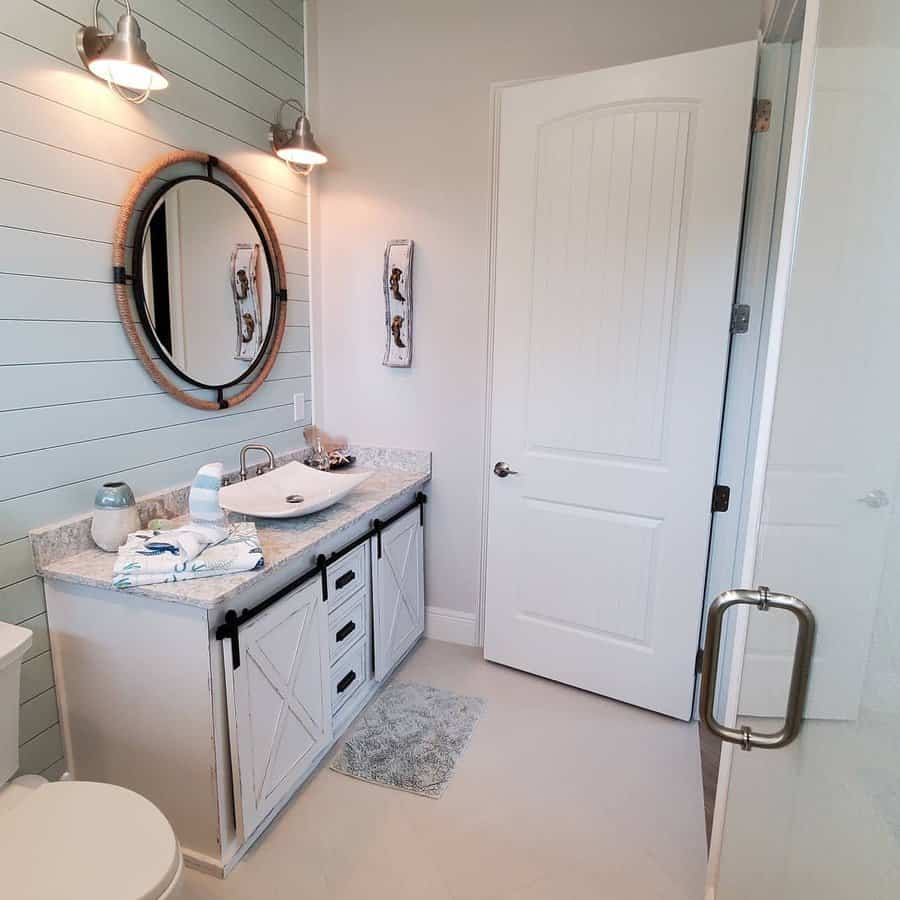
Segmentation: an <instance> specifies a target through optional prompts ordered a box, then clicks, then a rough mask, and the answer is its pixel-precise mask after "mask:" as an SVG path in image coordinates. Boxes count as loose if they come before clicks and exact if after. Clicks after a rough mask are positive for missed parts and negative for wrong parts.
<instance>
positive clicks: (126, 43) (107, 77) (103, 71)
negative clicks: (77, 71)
mask: <svg viewBox="0 0 900 900" xmlns="http://www.w3.org/2000/svg"><path fill="white" fill-rule="evenodd" d="M99 7H100V4H99V2H98V3H97V6H96V7H95V9H94V25H85V26H84V27H83V28H81V29H80V30H79V31H78V34H77V36H76V45H77V48H78V55H79V56H80V57H81V60H82V62H83V63H84V64H85V66H86V67H87V69H88V71H89V72H91V74H92V75H96V76H97V78H102V79H103V80H104V81H106V82H107V83H108V84H109V85H110V87H112V88H124V89H126V90H129V91H137V92H138V96H128V95H124V94H122V96H125V97H126V99H128V100H133V101H135V102H137V103H140V102H142V101H143V100H146V99H147V95H148V94H149V93H150V91H159V90H162V89H163V88H166V87H168V86H169V82H168V81H167V80H166V77H165V76H164V75H163V74H162V72H160V71H159V68H158V67H157V65H156V63H155V62H153V59H152V58H151V56H150V54H149V53H148V52H147V45H146V43H144V40H143V38H142V37H141V28H140V26H139V25H138V21H137V19H136V18H135V16H134V13H132V11H131V5H130V4H129V3H126V10H127V11H126V13H125V14H124V15H123V16H122V17H121V18H120V19H119V21H118V24H117V25H116V31H115V34H104V33H103V32H101V31H100V25H99ZM117 93H120V94H121V93H122V92H121V91H117Z"/></svg>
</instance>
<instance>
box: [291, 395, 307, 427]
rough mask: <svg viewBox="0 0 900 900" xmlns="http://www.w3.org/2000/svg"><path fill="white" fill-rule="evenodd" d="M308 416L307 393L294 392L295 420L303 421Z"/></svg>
mask: <svg viewBox="0 0 900 900" xmlns="http://www.w3.org/2000/svg"><path fill="white" fill-rule="evenodd" d="M305 418H306V394H294V421H295V422H302V421H303V420H304V419H305Z"/></svg>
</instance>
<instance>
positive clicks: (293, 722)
mask: <svg viewBox="0 0 900 900" xmlns="http://www.w3.org/2000/svg"><path fill="white" fill-rule="evenodd" d="M391 477H393V478H399V476H391ZM403 483H406V484H408V483H409V481H408V480H406V481H404V482H403ZM413 484H414V487H412V488H406V489H405V490H395V491H394V492H393V494H392V495H391V497H390V499H389V500H388V501H387V502H382V503H381V504H380V505H379V506H378V507H377V508H374V509H372V511H371V513H370V514H369V515H365V516H364V517H363V516H358V518H357V520H356V521H355V522H354V523H353V524H352V525H350V526H349V527H341V528H335V531H334V533H327V532H326V533H325V534H324V535H322V536H321V537H319V538H318V539H317V540H316V542H315V543H314V544H313V543H312V542H309V541H307V544H306V549H305V550H304V551H303V552H302V553H297V554H296V555H295V556H294V557H293V559H292V560H291V561H290V563H287V564H283V565H280V566H277V567H273V569H272V570H270V571H269V572H267V573H264V574H263V575H262V576H253V575H250V576H248V575H241V576H238V577H239V578H240V579H241V581H239V582H238V583H239V584H240V589H239V590H234V589H233V588H232V589H231V590H230V591H229V594H228V596H227V598H225V599H223V600H222V601H220V602H215V601H214V602H210V603H209V604H208V605H200V603H199V602H198V598H200V597H204V596H205V595H206V594H207V592H211V591H215V590H216V589H217V587H219V585H221V586H222V587H227V586H228V585H234V583H235V582H234V581H233V580H229V579H227V578H226V579H221V581H220V580H219V579H213V578H208V579H201V580H200V581H198V582H193V583H191V582H180V583H176V584H171V585H160V586H152V587H151V588H149V589H148V590H146V591H144V592H137V591H136V592H130V591H115V590H112V589H110V587H109V586H108V582H107V583H105V584H94V585H88V584H85V583H81V582H80V583H73V582H71V581H65V580H61V579H58V578H52V577H51V578H48V579H47V580H46V582H45V589H46V596H47V611H48V619H49V623H50V633H51V643H52V650H53V663H54V668H55V671H56V674H57V682H58V685H59V698H60V711H61V726H62V734H63V741H64V744H65V747H66V759H67V764H68V768H69V770H70V772H71V773H72V775H73V777H75V778H77V779H81V780H87V781H105V782H109V783H112V784H119V785H122V786H123V787H128V788H131V789H132V790H135V791H137V792H138V793H140V794H143V795H144V796H145V797H147V798H148V799H149V800H150V801H151V802H153V803H154V804H155V805H156V806H158V807H159V808H160V809H161V810H162V812H163V813H164V814H165V815H166V817H167V818H168V819H169V821H170V822H171V824H172V827H173V828H174V829H175V833H176V835H177V836H178V840H179V843H180V844H181V847H182V850H183V853H184V857H185V861H186V862H187V863H188V864H189V865H192V866H194V867H196V868H200V869H203V870H205V871H207V872H210V873H212V874H217V875H219V876H224V875H226V874H227V873H228V872H229V871H230V870H231V869H232V868H233V867H234V866H235V865H236V864H237V862H238V861H239V860H240V859H241V857H242V856H243V854H244V853H245V852H246V851H247V850H248V849H249V847H251V846H252V845H253V842H254V841H256V840H257V839H258V838H260V837H261V836H262V835H263V833H264V832H265V829H266V827H267V826H268V824H269V823H270V822H271V821H272V819H273V818H274V817H275V816H276V815H277V814H278V812H279V810H281V809H282V808H283V807H284V806H285V804H287V803H288V802H289V800H290V799H291V797H292V796H293V795H294V794H295V793H296V791H297V789H298V788H299V787H300V785H301V784H302V783H303V782H304V780H305V779H306V778H308V777H309V775H310V774H311V773H312V772H313V771H315V769H316V767H317V766H319V765H320V764H322V763H323V761H324V760H325V758H326V757H327V755H328V753H329V751H330V750H331V749H332V747H333V746H334V744H335V742H336V741H337V740H338V739H339V738H340V737H341V735H342V734H343V733H344V732H345V731H346V729H347V728H348V727H349V726H350V724H351V723H352V721H353V719H354V718H355V717H356V716H357V715H358V714H359V713H360V711H361V710H362V709H363V708H364V707H365V705H366V704H367V703H368V702H369V700H371V698H372V696H373V695H374V694H375V692H376V690H377V689H378V687H379V684H380V683H381V682H382V680H383V679H384V678H386V677H387V675H389V674H390V672H391V671H392V670H393V669H394V668H395V667H396V666H397V665H398V664H399V663H400V662H401V660H402V659H403V657H404V656H406V654H407V653H408V652H409V651H410V650H411V649H412V647H413V645H414V644H415V642H416V640H417V639H418V638H419V637H420V636H421V635H422V633H423V630H424V624H425V594H424V552H423V533H424V515H423V509H422V503H424V500H425V498H424V495H423V494H415V495H414V494H413V493H412V492H413V491H414V490H415V489H416V488H417V487H418V486H419V485H418V484H416V483H415V482H413ZM379 513H380V514H381V516H382V517H383V518H381V519H377V518H374V516H375V515H377V514H379ZM333 515H335V516H338V515H339V510H335V512H334V513H333ZM260 527H261V530H262V529H264V528H265V526H260ZM285 535H287V536H288V537H289V538H290V539H291V540H296V541H298V542H299V541H301V540H304V534H303V532H302V531H300V530H299V529H298V533H297V536H296V537H294V535H293V533H292V532H285V531H284V530H281V529H273V530H272V531H271V532H270V533H269V536H268V540H270V541H271V542H272V545H275V544H276V542H277V541H284V540H285ZM273 555H274V554H273ZM322 560H325V562H324V565H323V563H322ZM106 565H108V563H106ZM176 592H178V596H179V597H181V596H184V597H185V601H186V602H176V601H172V600H170V599H169V598H170V597H171V596H172V594H174V593H176Z"/></svg>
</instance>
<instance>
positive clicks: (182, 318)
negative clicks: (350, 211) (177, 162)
mask: <svg viewBox="0 0 900 900" xmlns="http://www.w3.org/2000/svg"><path fill="white" fill-rule="evenodd" d="M272 282H273V279H272V273H271V272H270V270H269V264H268V261H267V258H266V252H265V248H264V246H263V245H262V241H261V238H260V234H259V232H258V231H257V229H256V225H255V223H254V221H253V219H252V218H251V217H250V215H249V214H248V212H247V211H246V210H245V209H244V208H243V206H242V205H241V203H240V202H239V201H238V200H237V199H236V198H235V197H234V196H232V195H231V194H230V193H229V192H228V191H227V190H226V189H225V188H224V187H222V186H221V185H220V184H217V183H216V182H212V181H208V180H206V179H201V178H196V179H194V178H192V179H188V180H185V181H180V182H178V183H176V184H173V185H172V186H171V187H170V188H169V189H168V190H167V191H166V192H165V193H164V194H163V195H162V197H160V198H159V200H158V201H157V202H156V204H155V205H154V207H153V210H152V212H151V213H150V215H149V217H148V219H147V220H146V225H145V228H144V235H143V247H142V253H141V265H140V283H139V288H140V289H139V290H138V292H137V293H138V305H139V306H140V305H141V295H142V294H143V304H142V305H143V310H142V318H143V319H144V324H145V326H146V327H147V328H148V330H150V331H151V332H152V336H153V337H155V343H156V345H157V349H158V350H159V351H160V353H161V354H164V355H165V356H167V357H168V360H169V361H170V362H171V363H172V364H173V365H174V366H175V367H176V368H177V369H178V370H179V373H180V374H182V375H184V376H186V377H187V378H188V379H190V380H191V381H194V382H197V383H199V384H202V385H205V386H212V387H220V386H224V385H228V384H231V383H233V382H235V381H239V380H240V379H241V378H243V376H244V375H245V374H246V373H247V372H248V370H249V369H250V367H251V366H252V364H253V362H254V360H256V359H257V357H258V356H259V355H260V353H261V352H262V351H263V350H264V348H265V345H266V338H267V336H268V331H269V320H270V317H271V313H272ZM141 289H142V290H141Z"/></svg>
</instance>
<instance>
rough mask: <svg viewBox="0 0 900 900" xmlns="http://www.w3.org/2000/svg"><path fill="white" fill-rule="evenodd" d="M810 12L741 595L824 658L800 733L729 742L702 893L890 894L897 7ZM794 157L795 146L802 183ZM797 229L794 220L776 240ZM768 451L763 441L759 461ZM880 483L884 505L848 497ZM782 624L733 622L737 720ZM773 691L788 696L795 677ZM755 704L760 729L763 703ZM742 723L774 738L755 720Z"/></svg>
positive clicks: (765, 676)
mask: <svg viewBox="0 0 900 900" xmlns="http://www.w3.org/2000/svg"><path fill="white" fill-rule="evenodd" d="M820 6H821V10H819V7H820ZM806 9H807V24H806V27H805V29H804V47H803V54H802V58H801V67H800V69H801V72H800V91H799V94H798V102H797V108H798V110H799V111H800V115H801V119H800V121H799V122H798V125H799V127H800V131H799V132H795V134H797V137H798V138H802V136H803V127H804V126H805V123H806V116H807V111H808V110H809V103H808V100H809V97H810V96H811V100H812V105H811V117H810V119H809V130H808V147H807V152H806V157H805V176H804V178H803V183H802V193H801V196H800V201H799V210H798V207H797V200H796V193H795V192H794V191H790V192H789V196H790V197H792V198H793V199H792V200H791V201H789V203H788V204H787V205H786V213H785V214H786V215H793V214H794V212H795V211H796V215H797V225H796V243H795V250H794V256H793V260H791V259H790V258H787V259H784V257H789V254H786V253H785V254H782V257H783V259H782V260H781V261H780V262H779V267H780V268H782V270H783V272H784V273H785V274H787V273H789V280H788V281H787V282H785V281H784V280H783V279H780V280H781V281H782V284H783V285H784V287H783V290H782V291H781V293H780V295H779V297H777V298H776V304H777V303H778V302H779V301H780V302H783V303H784V328H783V333H782V335H781V348H780V354H781V358H780V366H779V369H778V373H777V387H776V389H775V391H774V400H772V399H771V398H772V394H771V392H770V395H769V396H770V399H769V413H770V414H772V411H773V409H774V412H773V414H772V419H771V421H772V426H771V428H772V432H771V445H770V451H769V455H768V461H767V465H766V466H765V467H763V466H762V465H760V467H759V468H760V472H761V476H764V484H762V483H761V482H762V481H763V478H762V477H760V479H759V480H758V483H757V484H756V485H755V486H754V492H755V493H757V494H758V495H761V493H762V488H763V487H764V488H765V497H766V501H765V503H764V504H763V505H762V507H761V516H759V519H760V522H759V524H760V533H759V546H758V550H757V553H756V557H755V560H754V559H753V553H752V549H753V547H752V546H751V552H750V559H749V560H748V563H747V566H746V569H747V571H748V572H749V574H748V576H747V577H746V579H745V581H744V585H743V586H750V585H751V584H760V583H762V584H767V585H769V586H770V587H771V588H772V590H777V591H782V592H786V593H790V594H796V595H798V596H799V597H800V598H801V599H802V600H804V601H805V602H806V603H807V605H808V606H809V607H810V609H811V610H812V612H813V614H814V615H815V617H816V625H817V630H816V644H815V646H816V652H815V655H814V658H813V664H812V668H811V673H810V682H809V699H808V703H807V706H806V719H805V721H804V723H803V727H802V729H801V731H800V733H799V736H798V737H797V739H796V740H795V741H794V742H793V743H792V744H790V745H789V746H787V747H785V748H783V749H781V750H775V751H769V750H753V751H752V752H750V753H745V752H742V751H741V750H739V749H736V748H732V747H730V746H729V747H728V749H727V751H726V753H725V755H724V757H723V765H722V769H721V771H722V777H721V779H720V783H719V790H718V796H717V801H718V803H717V811H716V822H717V824H718V825H719V826H721V828H714V839H713V846H712V852H711V863H712V867H711V873H710V874H711V879H710V888H711V890H710V893H709V894H708V896H710V897H713V896H714V897H716V898H718V900H758V898H766V900H807V898H816V900H896V898H897V897H898V896H900V752H898V751H900V504H898V502H897V499H898V496H900V494H898V492H900V408H898V404H897V385H898V383H900V353H898V351H897V343H898V338H900V304H898V284H900V253H898V246H900V168H898V165H897V160H898V157H900V52H898V49H897V48H898V47H900V4H897V3H896V2H892V3H884V2H881V0H858V2H857V3H855V4H853V5H852V8H851V5H849V4H847V3H846V2H844V0H821V4H820V3H819V2H818V0H808V2H807V5H806ZM817 17H818V18H819V22H818V26H819V27H818V39H817V30H816V19H817ZM817 44H818V46H817ZM800 144H801V141H800V140H795V142H794V146H795V147H796V148H798V150H799V149H802V147H801V146H800ZM797 155H798V154H797V152H796V151H795V149H794V148H792V160H791V168H792V180H793V182H794V185H795V186H796V185H797V184H798V183H799V180H800V175H801V173H802V168H801V166H800V161H801V160H802V156H800V157H799V159H795V157H797ZM793 232H794V229H793V227H792V223H791V222H789V223H788V227H787V229H786V236H789V235H790V234H792V233H793ZM782 246H783V247H784V246H785V244H782ZM776 309H777V306H776ZM776 318H777V317H776ZM764 451H765V443H764V442H763V444H762V447H761V460H760V462H761V463H762V462H766V460H765V459H764V456H765V452H764ZM792 482H794V483H793V484H792ZM872 489H880V490H882V491H883V492H884V496H885V497H886V498H887V500H888V502H887V504H883V503H881V501H880V500H879V501H878V502H876V503H875V505H869V504H868V503H866V502H863V503H859V502H857V500H858V498H859V497H861V496H862V497H865V496H866V493H867V492H868V491H869V490H872ZM878 496H880V495H876V497H878ZM752 524H753V523H751V526H752ZM752 531H753V529H752V527H751V532H752ZM791 559H793V560H794V561H795V562H796V565H794V566H791V565H789V564H788V561H789V560H791ZM816 568H818V569H820V570H821V572H820V574H818V575H817V574H816V571H815V569H816ZM790 618H791V617H790V616H787V615H784V614H780V613H777V612H761V611H759V610H756V609H751V610H749V612H747V613H744V615H743V617H742V619H743V622H746V621H747V620H749V625H750V635H749V642H748V645H747V655H746V657H745V658H744V659H743V673H742V676H741V677H740V679H739V680H738V679H737V678H734V679H733V681H732V690H731V696H730V698H729V700H730V702H729V706H730V708H731V711H732V712H733V711H734V708H735V705H736V699H737V694H738V690H740V711H741V712H742V713H752V714H758V713H759V712H760V707H759V706H758V704H759V702H760V700H761V699H762V698H764V697H765V694H764V693H763V692H764V690H765V689H764V688H761V687H760V686H759V685H758V684H757V681H759V680H761V679H762V680H764V681H766V682H767V683H771V681H772V680H773V678H774V669H773V671H767V669H766V667H765V665H764V660H763V656H764V651H765V650H766V649H770V650H771V649H773V648H775V647H777V649H778V652H779V655H781V653H782V646H783V643H782V642H786V641H788V640H789V639H792V637H793V635H792V632H793V629H791V630H790V631H789V630H788V628H787V626H786V625H783V624H782V623H783V622H785V621H786V620H788V619H790ZM739 624H741V620H739ZM737 632H738V641H737V642H736V643H737V646H738V647H740V638H741V636H742V633H743V629H742V628H740V627H739V628H738V629H737ZM776 637H777V638H778V640H779V644H778V645H775V644H774V640H775V638H776ZM779 665H780V660H779ZM782 669H783V667H782ZM782 678H783V679H784V682H783V684H782V685H781V686H780V687H781V691H782V692H783V691H784V690H785V688H786V684H787V681H788V679H789V674H788V673H787V672H785V671H782ZM782 697H783V694H782ZM748 701H749V703H748ZM767 702H768V704H769V705H768V706H765V707H763V708H762V710H761V711H762V713H763V714H764V715H767V716H769V715H772V714H773V713H774V712H776V711H775V710H774V709H772V706H773V705H774V702H775V698H774V697H770V698H769V700H768V701H767ZM783 712H784V704H783V699H782V701H781V705H780V707H779V708H778V709H777V714H778V716H779V718H780V717H781V715H783ZM738 721H739V724H740V725H742V726H749V727H750V728H751V729H753V730H754V731H765V730H770V729H772V728H773V725H772V723H771V722H770V721H760V719H759V718H758V717H757V715H753V717H752V718H751V717H748V716H747V715H741V716H740V718H739V720H738ZM729 724H730V723H729ZM777 724H780V723H777ZM719 847H720V848H721V855H718V854H717V853H716V850H717V848H719Z"/></svg>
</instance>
